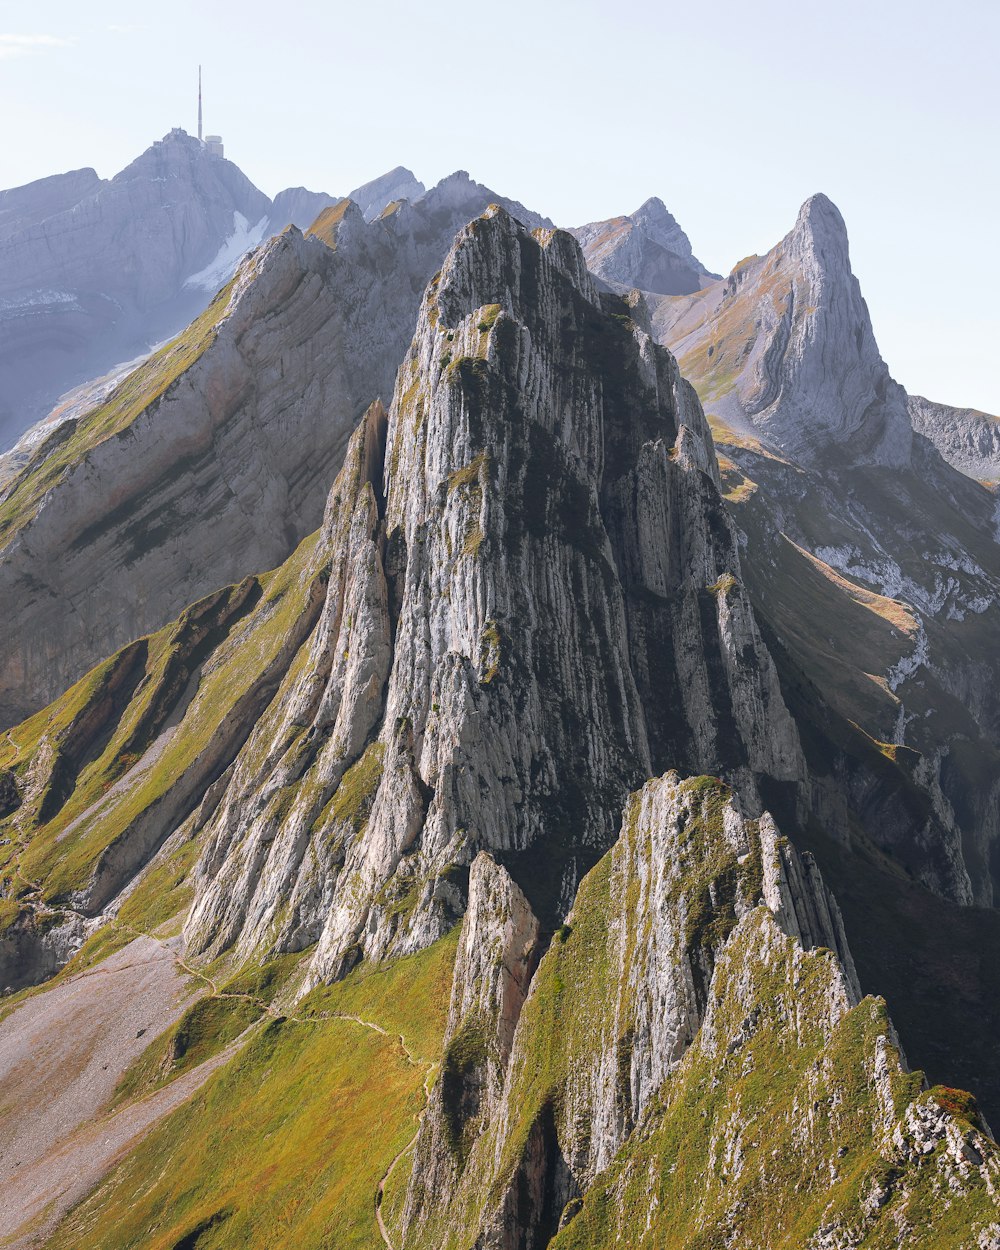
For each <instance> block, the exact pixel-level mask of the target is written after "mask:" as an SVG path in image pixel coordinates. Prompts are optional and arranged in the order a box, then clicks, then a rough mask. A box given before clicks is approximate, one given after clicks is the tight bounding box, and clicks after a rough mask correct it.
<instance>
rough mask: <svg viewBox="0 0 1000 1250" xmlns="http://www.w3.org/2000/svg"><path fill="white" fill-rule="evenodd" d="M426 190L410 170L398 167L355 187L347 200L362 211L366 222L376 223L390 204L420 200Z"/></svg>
mask: <svg viewBox="0 0 1000 1250" xmlns="http://www.w3.org/2000/svg"><path fill="white" fill-rule="evenodd" d="M426 190H427V188H426V187H425V186H424V184H423V183H422V182H419V181H418V180H417V178H416V176H415V175H414V174H413V173H411V172H410V170H408V169H404V168H403V166H402V165H397V166H396V168H395V169H390V170H389V172H388V173H386V174H382V175H381V176H380V177H378V178H373V179H372V180H371V182H366V183H364V184H363V185H362V186H360V187H355V188H354V190H353V191H351V192H350V194H349V195H348V197H347V198H348V199H349V200H353V201H354V203H355V204H357V206H358V208H360V209H361V214H362V216H363V217H364V219H365V221H374V220H375V219H376V217H380V216H381V215H382V213H383V211H384V210H385V209H387V208H388V207H389V205H390V204H395V203H396V201H397V200H419V199H420V197H421V196H422V195H423V194H424V192H425V191H426Z"/></svg>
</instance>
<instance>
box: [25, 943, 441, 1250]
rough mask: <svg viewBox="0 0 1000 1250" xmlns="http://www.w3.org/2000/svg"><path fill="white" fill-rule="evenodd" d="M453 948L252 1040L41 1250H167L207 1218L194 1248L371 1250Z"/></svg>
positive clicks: (422, 957) (434, 1041)
mask: <svg viewBox="0 0 1000 1250" xmlns="http://www.w3.org/2000/svg"><path fill="white" fill-rule="evenodd" d="M456 940H457V939H456V936H455V935H451V936H449V937H447V938H444V939H442V940H441V941H439V942H438V943H436V944H435V945H434V946H433V947H431V948H430V949H429V950H426V951H423V952H421V953H420V954H419V955H412V956H408V957H406V958H405V959H401V960H398V961H396V962H395V963H392V964H383V965H379V966H378V967H377V968H371V969H366V968H363V967H362V968H359V969H357V970H356V971H355V972H354V973H352V974H351V976H349V977H348V978H347V979H346V980H345V981H343V982H341V983H340V984H338V985H334V986H328V987H324V988H323V989H320V990H317V991H314V993H313V994H312V995H310V998H309V999H308V1000H306V1002H304V1003H303V1004H300V1006H299V1008H298V1009H297V1010H296V1013H295V1016H290V1017H288V1018H287V1019H281V1018H277V1019H274V1020H272V1021H271V1022H270V1023H268V1024H266V1025H265V1026H264V1027H262V1028H261V1030H260V1031H259V1032H258V1033H257V1034H256V1035H255V1036H253V1037H252V1038H251V1040H250V1041H249V1042H248V1043H247V1044H246V1045H245V1046H244V1047H243V1048H242V1049H241V1050H240V1051H239V1052H238V1053H237V1054H236V1056H234V1057H233V1058H232V1059H231V1060H230V1061H229V1062H228V1063H227V1064H226V1065H225V1066H224V1067H222V1068H220V1069H219V1071H217V1072H216V1073H214V1074H213V1075H212V1076H211V1077H210V1078H209V1080H208V1081H207V1082H206V1084H205V1085H204V1086H203V1087H202V1088H201V1090H200V1091H199V1092H198V1093H197V1094H196V1095H195V1096H194V1097H193V1098H192V1099H191V1100H190V1101H189V1102H187V1103H186V1104H184V1105H183V1106H182V1107H181V1108H180V1109H179V1110H178V1111H176V1112H174V1114H173V1115H171V1116H170V1117H168V1119H166V1120H165V1121H163V1122H162V1123H161V1124H159V1125H158V1126H157V1127H156V1128H154V1129H153V1130H152V1131H151V1132H150V1133H149V1134H148V1135H147V1136H146V1137H145V1138H144V1140H143V1141H142V1142H141V1143H140V1144H139V1146H138V1147H136V1149H134V1150H133V1151H132V1152H131V1153H130V1154H129V1155H128V1156H127V1157H126V1159H125V1160H124V1161H123V1162H122V1163H121V1164H119V1166H118V1167H117V1168H115V1170H114V1171H113V1172H112V1173H111V1174H110V1175H109V1176H108V1177H107V1178H106V1179H105V1180H104V1182H102V1184H101V1185H100V1186H98V1188H97V1189H96V1190H95V1191H94V1192H93V1193H92V1194H91V1195H90V1196H89V1197H88V1198H87V1199H86V1200H85V1201H84V1202H83V1203H81V1204H80V1206H78V1207H77V1208H76V1209H75V1210H74V1211H73V1212H72V1213H71V1214H70V1215H69V1217H67V1219H66V1220H64V1222H63V1224H62V1225H61V1226H60V1228H59V1229H58V1231H57V1232H56V1234H55V1235H54V1237H53V1238H52V1239H51V1240H50V1242H49V1245H50V1246H51V1247H52V1250H70V1248H71V1247H72V1248H73V1250H76V1248H77V1247H79V1246H83V1245H85V1246H87V1247H88V1250H124V1248H125V1247H128V1246H131V1247H140V1246H141V1247H142V1250H175V1248H176V1246H177V1243H178V1242H179V1241H182V1239H183V1238H185V1237H188V1236H190V1235H191V1233H192V1230H195V1229H198V1228H200V1227H206V1228H207V1227H208V1224H207V1223H206V1222H210V1221H211V1220H212V1219H213V1218H214V1217H215V1216H216V1214H217V1213H218V1212H220V1211H227V1212H229V1215H228V1218H227V1219H226V1221H225V1223H224V1225H220V1226H216V1227H217V1234H216V1231H215V1230H214V1229H213V1231H211V1232H208V1233H206V1234H205V1237H204V1244H205V1245H206V1246H209V1245H210V1246H219V1247H222V1246H225V1247H226V1248H227V1250H230V1248H231V1250H258V1248H259V1247H262V1246H295V1247H296V1250H327V1248H329V1247H332V1246H337V1247H338V1248H340V1247H344V1248H355V1247H356V1248H361V1247H364V1248H365V1250H379V1248H380V1247H381V1246H382V1244H383V1243H382V1241H381V1239H380V1237H379V1232H378V1228H377V1226H376V1223H375V1194H376V1191H377V1188H378V1184H379V1181H380V1180H381V1178H382V1176H383V1175H384V1174H385V1172H386V1170H387V1168H388V1167H389V1164H390V1163H391V1161H392V1160H393V1158H395V1156H396V1154H397V1153H398V1152H399V1151H401V1150H402V1149H403V1148H404V1147H405V1145H406V1143H407V1142H408V1141H409V1140H410V1139H411V1137H412V1136H413V1133H414V1131H415V1129H416V1123H417V1119H416V1118H417V1116H418V1114H419V1113H420V1111H421V1109H422V1107H423V1103H424V1088H423V1083H424V1079H425V1074H426V1071H427V1069H426V1067H425V1066H423V1056H426V1055H431V1056H433V1055H436V1054H438V1053H440V1048H441V1045H442V1040H443V1035H444V1021H445V1018H446V1015H447V1009H448V993H449V990H450V984H451V968H452V963H453V960H454V953H455V946H456ZM206 1001H209V1000H206ZM352 1015H354V1016H357V1017H358V1018H359V1020H366V1021H368V1022H369V1024H370V1025H372V1026H377V1028H378V1029H382V1030H384V1032H379V1031H377V1029H376V1028H375V1027H369V1026H368V1025H366V1024H364V1023H359V1022H358V1021H356V1020H353V1019H351V1018H349V1017H350V1016H352ZM400 1034H402V1035H403V1037H404V1039H405V1042H406V1045H407V1047H408V1048H409V1049H410V1051H411V1053H412V1054H413V1055H414V1056H420V1059H419V1061H417V1060H416V1059H411V1058H409V1057H408V1056H407V1053H406V1051H405V1050H403V1048H402V1047H401V1045H400V1043H399V1040H398V1039H399V1035H400ZM197 1244H198V1245H199V1246H201V1244H202V1242H201V1241H200V1240H199V1242H198V1243H197Z"/></svg>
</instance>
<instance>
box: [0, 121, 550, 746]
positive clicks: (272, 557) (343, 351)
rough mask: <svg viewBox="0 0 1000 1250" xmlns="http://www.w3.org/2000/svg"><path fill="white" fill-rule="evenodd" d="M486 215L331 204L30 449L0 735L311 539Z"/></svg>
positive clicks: (13, 545)
mask: <svg viewBox="0 0 1000 1250" xmlns="http://www.w3.org/2000/svg"><path fill="white" fill-rule="evenodd" d="M175 142H176V143H178V144H180V145H181V147H182V149H183V150H184V151H186V145H187V143H188V142H189V141H187V140H186V139H185V140H183V141H182V140H180V139H177V140H175ZM206 159H214V158H206ZM497 198H498V197H496V196H495V194H494V193H493V192H491V191H490V190H489V189H488V188H486V187H482V186H479V185H478V184H477V183H474V182H472V181H471V180H470V179H469V177H468V175H466V174H456V175H454V176H453V177H452V178H449V179H445V181H444V182H442V183H441V184H440V185H439V186H438V187H435V188H434V189H433V190H432V191H430V192H429V193H428V194H427V195H426V196H425V197H424V198H423V199H422V200H421V201H420V202H419V203H418V204H414V205H409V204H404V205H402V206H401V207H400V208H399V209H398V211H396V212H395V213H394V214H392V216H391V217H389V218H386V219H385V220H381V221H376V222H373V223H372V224H371V225H366V224H365V222H364V220H363V218H362V215H361V212H360V210H359V209H358V208H357V207H356V206H355V205H354V204H353V203H352V202H350V201H342V202H340V204H338V206H336V207H334V208H331V209H329V210H327V214H324V215H323V216H321V218H320V223H322V222H323V220H324V219H325V218H326V217H327V216H331V217H332V219H333V221H332V225H331V226H330V229H329V230H328V231H326V232H325V233H323V234H322V235H321V237H323V238H324V239H325V240H326V242H327V243H328V244H329V247H323V246H321V245H320V243H319V242H318V241H317V240H316V239H307V240H303V239H302V238H301V237H300V236H298V234H297V232H294V231H293V232H291V233H288V234H285V235H282V236H281V237H280V238H278V239H275V240H272V241H271V242H269V243H268V244H267V245H266V246H265V247H264V248H263V249H262V250H261V251H260V252H259V254H257V255H256V256H253V257H251V258H249V259H248V260H247V261H246V262H245V264H244V267H243V269H242V270H241V273H240V276H239V277H238V279H237V280H236V283H235V286H234V287H233V288H232V290H231V291H226V292H225V293H224V294H223V295H222V296H220V298H219V300H217V301H216V303H215V304H214V305H213V306H212V307H211V308H210V309H209V310H208V311H207V312H206V313H205V314H204V315H203V317H202V319H201V320H200V321H199V322H196V323H195V325H194V326H193V327H192V328H191V329H190V330H189V331H187V332H186V333H185V335H184V336H182V338H181V339H178V340H177V342H176V343H175V344H173V345H172V346H171V347H168V348H166V349H164V351H163V352H161V353H160V354H159V355H158V356H155V357H154V358H152V359H151V360H150V361H149V362H148V363H147V364H146V365H145V366H143V368H142V369H141V370H140V371H139V372H138V373H136V374H135V375H133V376H132V377H130V378H128V379H126V381H125V382H124V383H123V384H122V385H121V386H120V387H119V388H118V389H117V390H116V391H114V392H113V393H112V395H111V397H110V399H109V401H108V403H107V404H105V406H104V407H99V408H97V409H95V410H94V411H93V412H90V413H89V414H88V415H86V416H85V417H83V418H82V419H81V421H80V422H79V424H78V425H74V424H73V423H72V422H69V421H67V422H65V423H64V424H63V425H61V426H59V427H58V429H56V430H55V432H54V433H52V434H50V435H48V437H47V438H41V439H40V441H39V440H38V439H36V440H35V441H34V442H33V443H32V450H31V453H30V454H31V458H30V459H29V461H28V463H27V464H26V465H24V466H23V467H22V469H21V472H20V475H19V476H18V477H16V478H15V479H14V480H13V481H10V482H9V483H8V485H7V487H6V501H5V502H3V503H2V504H0V508H2V509H3V516H2V517H0V533H2V536H0V586H2V587H3V588H4V589H3V593H4V595H5V596H10V597H9V598H7V600H6V601H7V602H10V603H14V604H16V611H14V612H13V613H12V614H11V617H10V620H9V625H8V633H7V636H6V638H5V640H4V643H3V647H2V655H0V724H10V723H12V722H13V721H14V720H17V719H20V718H21V717H23V716H24V715H26V714H27V713H28V712H30V711H33V710H35V709H36V708H38V707H40V706H42V705H43V704H44V703H46V702H48V701H49V700H51V699H52V698H54V697H55V696H56V694H57V693H58V692H59V691H60V690H61V689H63V688H65V686H66V685H68V684H69V683H70V682H72V681H74V680H75V679H76V678H77V677H79V676H80V675H81V674H82V673H84V672H85V671H86V670H87V669H88V668H89V667H91V666H92V665H93V664H95V663H97V662H98V660H100V659H102V658H103V657H104V656H105V655H107V654H108V653H109V652H110V651H112V650H114V649H115V648H116V647H118V646H121V645H123V644H124V643H125V642H127V641H129V640H130V639H131V638H133V637H135V636H137V634H139V633H143V632H145V631H148V630H150V629H156V628H158V627H159V626H161V625H163V624H165V623H166V622H167V621H168V620H170V619H171V618H172V616H174V615H176V614H177V613H178V612H179V611H180V610H181V609H182V608H183V607H184V606H185V605H186V604H188V603H189V602H191V601H192V600H193V599H195V598H197V597H198V596H200V595H202V594H205V593H207V592H208V591H210V590H213V589H216V588H218V587H219V586H220V585H224V584H225V583H226V582H228V581H232V580H235V579H237V578H240V577H243V576H246V575H249V574H251V573H254V572H257V571H259V570H260V569H262V568H267V567H269V566H271V565H274V564H277V563H279V562H280V561H281V560H282V559H284V558H285V556H287V555H288V554H289V553H290V552H291V551H292V549H293V548H294V546H295V545H296V543H297V542H299V541H300V540H301V539H302V538H303V537H304V536H305V535H306V534H308V533H311V532H312V530H313V529H314V528H315V527H316V525H317V524H318V523H319V521H320V519H321V517H322V510H323V504H324V500H325V497H326V493H327V490H328V488H329V483H330V481H331V480H332V477H333V475H334V474H335V473H336V471H337V469H338V468H339V467H340V464H341V462H342V459H343V454H344V448H345V446H346V442H347V437H348V435H349V434H350V431H351V429H353V427H354V425H355V423H356V422H357V420H358V418H359V416H360V415H361V413H362V412H363V411H364V409H365V407H366V406H367V404H368V403H369V402H370V400H371V399H372V398H373V397H375V396H377V395H380V394H381V395H385V396H388V395H390V394H391V393H392V387H393V383H394V380H395V375H396V369H397V366H398V364H399V362H400V360H401V359H402V357H403V354H404V353H405V351H406V348H407V345H408V344H409V341H410V338H411V337H412V333H413V325H414V322H415V320H416V316H417V310H418V308H419V305H420V298H421V295H422V293H423V290H424V287H425V286H426V284H427V281H428V280H429V279H430V277H431V276H432V275H433V274H434V272H435V270H437V269H438V268H439V267H440V265H441V261H442V260H443V258H444V256H445V254H446V253H447V250H448V247H449V245H450V243H451V241H452V239H453V237H454V234H455V232H456V230H458V229H459V228H460V227H461V226H462V225H464V224H465V223H466V222H467V221H468V220H469V219H470V218H472V217H474V216H475V215H476V214H478V213H480V212H482V211H483V209H485V208H486V207H487V205H488V204H489V203H490V202H491V201H493V200H495V199H497ZM512 207H513V208H515V209H517V211H518V212H521V213H522V214H523V216H524V217H526V218H528V220H529V221H531V222H533V223H535V224H537V223H538V222H539V221H540V220H541V219H539V218H537V217H534V216H533V215H532V214H528V213H527V211H526V210H521V209H520V207H519V206H516V205H512ZM320 223H317V224H318V225H319V224H320ZM126 430H127V433H126ZM111 433H114V435H115V437H109V434H111ZM38 434H39V435H41V434H42V431H39V432H38ZM32 437H33V439H34V438H35V435H33V436H32ZM22 459H23V458H22ZM275 516H278V517H280V518H281V523H280V524H279V525H275V524H274V522H273V517H275ZM29 531H30V532H29ZM40 569H44V578H43V582H42V586H39V584H38V580H37V579H38V576H39V571H40ZM98 578H100V580H98ZM98 586H100V587H102V590H101V591H100V592H98V590H97V587H98ZM111 587H114V588H115V594H114V595H110V594H109V593H107V592H108V590H109V588H111ZM65 602H72V603H73V604H74V612H73V613H72V614H70V615H67V614H66V613H65V612H64V611H62V610H61V609H60V607H59V604H60V603H65Z"/></svg>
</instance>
